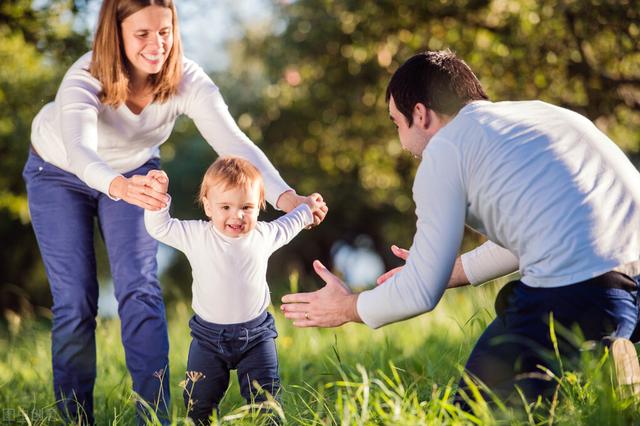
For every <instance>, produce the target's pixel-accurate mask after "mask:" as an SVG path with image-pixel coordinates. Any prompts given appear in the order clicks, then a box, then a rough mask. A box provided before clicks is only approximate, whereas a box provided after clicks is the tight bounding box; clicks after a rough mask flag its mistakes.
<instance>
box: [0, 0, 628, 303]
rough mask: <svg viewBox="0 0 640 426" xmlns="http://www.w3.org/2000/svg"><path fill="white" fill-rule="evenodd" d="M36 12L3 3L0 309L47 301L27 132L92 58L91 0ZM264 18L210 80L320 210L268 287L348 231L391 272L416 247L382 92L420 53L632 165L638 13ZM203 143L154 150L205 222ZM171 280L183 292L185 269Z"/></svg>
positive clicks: (382, 3) (343, 1) (426, 10)
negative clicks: (81, 17)
mask: <svg viewBox="0 0 640 426" xmlns="http://www.w3.org/2000/svg"><path fill="white" fill-rule="evenodd" d="M43 4H44V6H42V7H40V8H35V7H34V6H33V5H34V3H33V2H32V1H31V0H4V1H2V2H1V3H0V63H1V64H2V65H1V66H0V166H1V167H2V170H3V173H2V175H0V234H1V235H2V241H3V242H5V244H3V245H2V246H1V248H0V256H2V271H3V274H2V277H1V278H0V309H1V308H3V307H6V306H12V307H13V308H15V307H16V306H15V305H16V304H18V300H25V299H24V298H22V297H18V296H16V295H18V294H20V295H23V296H24V297H28V298H29V300H30V301H31V302H33V303H35V304H46V303H47V297H48V292H47V291H46V288H47V287H46V279H45V277H44V272H43V268H42V266H41V260H40V256H39V253H38V250H37V247H36V244H35V240H34V237H33V233H32V231H31V229H30V226H29V224H28V221H29V217H28V212H27V207H26V196H25V190H24V185H23V183H22V179H21V176H20V174H21V169H22V167H23V164H24V160H25V159H26V155H27V149H28V144H29V132H30V125H31V120H32V119H33V117H34V116H35V114H36V113H37V111H38V110H39V109H40V107H41V106H42V105H43V104H44V103H46V102H48V101H50V100H52V99H53V97H54V95H55V91H56V89H57V87H58V84H59V82H60V80H61V78H62V75H63V73H64V71H65V70H66V69H67V67H68V66H69V65H70V63H71V62H73V61H74V60H75V59H76V58H77V57H78V56H79V55H80V54H81V53H82V52H84V51H85V50H87V49H88V43H87V39H88V37H87V34H84V33H77V32H74V31H73V26H72V23H73V16H74V13H75V12H76V8H80V9H82V8H83V7H86V1H76V2H71V1H70V0H49V1H47V2H44V3H43ZM179 7H180V5H179V4H178V8H179ZM272 7H273V10H274V11H275V16H276V17H275V19H274V20H273V22H268V23H265V25H263V26H253V27H252V28H247V31H246V33H245V36H244V37H243V38H242V39H239V40H237V41H235V42H234V43H233V44H231V45H230V46H229V48H230V53H231V55H232V60H231V66H230V68H229V69H228V70H227V71H225V72H223V73H219V74H217V75H215V76H214V81H215V82H216V83H217V84H218V85H219V86H221V88H222V92H223V95H224V96H225V99H226V100H227V103H228V104H229V105H230V107H231V110H232V113H233V115H234V116H235V117H236V118H237V120H238V122H239V124H240V126H241V127H242V128H243V130H244V131H245V132H246V133H247V134H248V135H249V136H250V137H251V138H252V140H254V141H255V142H256V143H257V144H258V145H259V146H260V147H261V148H262V149H263V150H264V151H265V152H266V153H267V155H268V156H269V158H270V159H271V160H272V161H273V163H274V164H275V165H276V167H277V168H278V170H280V172H281V174H282V175H283V176H284V177H285V179H286V180H287V181H288V182H289V183H290V184H292V185H293V186H294V187H295V188H296V189H297V190H298V192H299V193H304V194H306V193H311V192H314V191H319V192H321V193H322V194H323V195H324V196H325V198H326V200H327V202H328V204H329V207H330V213H329V216H328V217H327V220H326V222H325V223H323V224H322V225H321V227H320V228H318V229H315V230H312V231H310V232H305V233H304V234H303V235H302V236H301V237H298V238H296V239H295V240H294V241H293V242H292V243H291V244H290V245H288V246H286V247H285V248H283V249H282V250H281V251H280V252H278V253H277V254H276V255H275V257H274V259H273V260H272V262H271V263H270V270H271V272H272V273H273V274H272V275H273V276H277V275H278V274H282V273H284V272H286V271H288V270H290V269H291V268H297V269H301V270H303V269H305V268H309V266H310V264H311V260H312V259H313V258H320V259H323V260H325V261H327V260H329V257H330V255H329V253H330V248H331V246H332V244H333V243H334V242H335V241H337V240H339V239H344V240H352V239H354V238H355V237H356V236H357V235H359V234H367V235H369V236H371V237H372V238H373V240H374V244H375V247H376V250H377V251H378V252H379V253H384V254H385V255H386V259H385V260H386V261H387V263H388V264H389V265H392V264H394V262H396V261H395V259H392V257H391V255H390V253H389V250H388V246H389V244H391V243H398V244H400V245H402V246H409V245H410V244H411V237H412V235H413V233H414V231H415V216H414V212H413V210H414V205H413V202H412V200H411V182H412V180H413V175H414V172H415V167H416V165H417V162H416V161H415V160H414V159H413V158H411V157H410V156H408V155H407V154H406V153H403V152H402V150H401V148H400V144H399V142H398V140H397V135H396V134H395V129H394V128H393V126H392V125H391V122H390V121H389V119H388V113H387V105H386V103H385V101H384V93H385V89H386V84H387V82H388V79H389V77H390V76H391V74H392V72H393V71H394V70H395V69H396V68H397V67H398V66H399V64H400V63H402V62H404V60H406V59H407V58H408V57H409V56H411V55H412V54H414V53H416V52H418V51H421V50H425V49H443V48H450V49H452V50H454V51H456V52H457V53H458V54H459V55H460V56H461V57H462V58H464V59H465V60H466V61H467V62H468V63H469V64H470V66H471V67H472V68H473V69H474V70H475V71H476V73H477V74H478V76H479V77H480V80H481V81H482V82H483V84H484V86H485V88H486V89H487V92H488V93H489V95H490V97H491V98H492V99H493V100H506V99H532V98H539V99H543V100H545V101H549V102H552V103H555V104H558V105H562V106H565V107H568V108H571V109H574V110H576V111H579V112H581V113H582V114H584V115H586V116H587V117H589V118H590V119H591V120H593V121H595V122H596V124H597V125H598V126H599V127H600V128H601V129H603V131H605V132H606V133H607V134H609V135H610V136H611V137H612V139H614V140H615V141H616V142H617V143H618V144H619V145H620V146H621V147H622V148H623V149H624V150H625V151H626V152H627V153H628V154H629V155H630V156H632V157H633V158H634V159H636V158H638V155H639V153H640V111H639V110H640V41H639V40H640V16H639V15H640V4H639V3H638V0H611V1H602V0H542V1H534V0H450V1H422V0H406V1H402V2H398V1H391V0H378V1H373V2H363V1H356V0H339V1H331V0H298V1H287V0H273V3H272ZM183 24H184V23H183ZM202 49H206V46H202ZM199 139H201V137H200V136H199V135H197V132H196V130H195V128H194V127H193V126H192V125H191V124H189V122H188V121H179V122H178V124H177V126H176V129H175V131H174V134H173V135H172V138H171V140H170V141H169V143H167V144H165V145H163V147H162V153H163V160H164V165H165V167H166V168H167V170H168V171H169V174H170V176H171V178H172V179H171V192H172V195H173V197H174V205H175V208H176V210H175V213H176V215H177V216H179V217H195V216H197V215H199V214H200V212H199V208H198V207H197V206H196V205H195V203H194V202H193V200H194V198H195V193H196V190H197V185H198V183H199V179H200V177H201V174H202V172H203V171H204V169H205V168H206V166H207V165H208V163H209V162H210V161H211V160H212V159H213V157H214V154H213V153H212V151H211V149H210V148H209V147H208V146H207V145H206V144H204V143H202V142H201V141H200V140H199ZM274 215H275V214H274V213H273V212H270V213H268V214H267V216H266V217H270V216H271V217H272V216H274ZM466 241H467V242H466V244H467V245H468V246H470V245H471V244H474V239H473V238H472V237H468V238H467V240H466ZM7 242H8V244H7ZM169 278H170V280H169V282H172V283H178V282H182V283H183V284H187V285H186V286H184V287H188V283H187V282H186V281H188V280H189V272H188V265H187V264H186V262H185V261H184V259H183V260H182V261H181V262H178V263H177V264H176V265H174V267H173V268H172V269H171V270H170V272H169ZM303 282H304V280H303ZM184 287H183V288H184ZM168 288H172V287H168ZM176 288H178V287H176Z"/></svg>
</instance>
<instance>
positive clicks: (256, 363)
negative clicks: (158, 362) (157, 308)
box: [144, 157, 325, 424]
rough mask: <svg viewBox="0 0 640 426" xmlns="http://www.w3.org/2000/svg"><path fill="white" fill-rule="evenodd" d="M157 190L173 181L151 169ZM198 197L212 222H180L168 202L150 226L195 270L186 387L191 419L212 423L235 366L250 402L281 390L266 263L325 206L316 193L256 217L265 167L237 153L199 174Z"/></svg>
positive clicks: (149, 216) (152, 215)
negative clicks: (270, 217)
mask: <svg viewBox="0 0 640 426" xmlns="http://www.w3.org/2000/svg"><path fill="white" fill-rule="evenodd" d="M149 176H151V177H153V178H154V182H155V183H154V185H153V186H154V188H155V189H157V190H159V191H160V192H162V193H165V194H166V193H167V189H168V186H169V179H168V177H167V175H166V174H165V173H164V172H162V171H159V170H152V171H150V172H149ZM199 200H200V202H201V203H202V205H203V206H204V212H205V214H206V215H207V217H208V218H209V221H202V220H177V219H172V218H171V217H170V215H169V205H170V201H169V203H168V205H167V207H165V208H163V209H161V210H159V211H150V210H146V211H145V215H144V220H145V225H146V228H147V231H148V232H149V234H150V235H151V236H153V237H154V238H155V239H157V240H158V241H161V242H163V243H164V244H167V245H169V246H171V247H174V248H176V249H178V250H180V251H182V252H183V253H184V254H185V255H186V256H187V258H188V259H189V262H190V264H191V269H192V274H193V286H192V291H193V300H192V307H193V310H194V312H195V315H193V317H192V318H191V321H190V322H189V326H190V328H191V336H192V341H191V346H190V348H189V358H188V361H187V378H186V386H185V392H184V398H185V404H186V406H187V411H188V415H189V417H191V418H192V419H193V420H194V422H195V423H196V424H200V423H204V424H208V423H209V420H208V419H209V416H210V415H211V413H212V411H213V409H217V407H218V404H219V402H220V400H221V399H222V397H223V395H224V393H225V391H226V389H227V386H228V384H229V371H230V370H233V369H236V370H237V373H238V382H239V383H240V393H241V394H242V397H243V398H245V399H246V400H247V402H249V403H250V402H254V401H256V402H260V401H264V400H265V399H266V396H265V394H264V393H263V392H257V387H255V386H254V382H255V383H257V384H258V385H259V387H260V388H262V389H264V390H266V391H267V392H269V393H270V394H272V395H277V392H278V390H279V387H280V377H279V374H278V359H277V354H276V345H275V338H276V337H277V335H278V334H277V332H276V329H275V324H274V320H273V317H272V316H271V314H270V313H269V312H267V307H268V306H269V304H270V294H269V287H268V285H267V280H266V272H267V261H268V260H269V256H270V255H271V254H272V253H273V252H274V251H276V250H277V249H278V248H280V247H282V246H283V245H285V244H287V243H288V242H289V241H291V240H292V239H293V237H295V236H296V235H297V234H298V233H299V232H300V231H301V230H302V229H304V228H305V227H307V226H309V225H311V224H312V223H313V213H314V212H316V211H318V210H319V209H321V208H322V207H323V206H325V204H324V202H323V201H322V197H321V196H320V195H319V194H313V195H310V196H309V197H307V198H306V200H305V203H303V204H300V205H299V206H298V207H297V208H295V209H294V210H292V211H291V212H289V213H288V214H286V215H284V216H281V217H280V218H278V219H276V220H274V221H272V222H259V221H258V213H259V211H260V209H261V208H264V207H265V201H264V184H263V181H262V177H261V175H260V172H259V171H258V170H257V169H256V168H255V167H254V166H253V165H252V164H251V163H249V162H248V161H246V160H243V159H240V158H236V157H222V158H219V159H218V160H216V161H215V162H214V163H213V164H212V165H211V166H210V167H209V169H208V170H207V172H206V173H205V175H204V178H203V179H202V185H201V187H200V196H199Z"/></svg>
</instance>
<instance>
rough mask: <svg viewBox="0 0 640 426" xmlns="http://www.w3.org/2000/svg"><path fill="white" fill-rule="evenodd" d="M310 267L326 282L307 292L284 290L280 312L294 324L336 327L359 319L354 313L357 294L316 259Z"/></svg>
mask: <svg viewBox="0 0 640 426" xmlns="http://www.w3.org/2000/svg"><path fill="white" fill-rule="evenodd" d="M313 269H314V270H315V271H316V274H318V275H319V276H320V278H322V279H323V280H324V282H325V283H326V285H325V286H324V287H323V288H321V289H320V290H316V291H313V292H310V293H295V294H287V295H285V296H283V297H282V306H280V309H282V312H283V313H284V316H285V317H286V318H288V319H290V320H293V325H294V326H296V327H338V326H340V325H342V324H344V323H346V322H350V321H355V322H362V320H361V319H360V316H359V315H358V310H357V307H356V303H357V300H358V295H357V294H352V293H351V291H350V290H349V288H348V287H347V286H346V284H345V283H343V282H342V280H340V278H338V277H336V276H335V275H333V274H332V273H331V272H330V271H329V270H328V269H327V268H326V267H325V266H324V265H323V264H322V263H321V262H320V261H319V260H316V261H314V262H313Z"/></svg>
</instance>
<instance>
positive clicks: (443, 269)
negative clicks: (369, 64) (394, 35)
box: [282, 51, 640, 398]
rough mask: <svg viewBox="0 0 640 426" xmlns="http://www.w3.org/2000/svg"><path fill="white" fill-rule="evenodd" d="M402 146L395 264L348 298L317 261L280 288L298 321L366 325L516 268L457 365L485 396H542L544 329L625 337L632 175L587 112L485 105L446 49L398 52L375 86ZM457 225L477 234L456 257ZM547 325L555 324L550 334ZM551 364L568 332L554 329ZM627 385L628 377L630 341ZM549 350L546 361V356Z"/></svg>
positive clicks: (634, 206)
mask: <svg viewBox="0 0 640 426" xmlns="http://www.w3.org/2000/svg"><path fill="white" fill-rule="evenodd" d="M387 100H388V102H389V114H390V116H391V120H392V121H393V122H394V124H395V125H396V127H397V129H398V135H399V138H400V142H401V144H402V146H403V148H404V149H406V150H408V151H409V152H411V153H412V154H414V155H415V156H417V157H419V158H421V162H420V166H419V168H418V170H417V173H416V177H415V181H414V186H413V198H414V201H415V203H416V215H417V230H416V234H415V237H414V241H413V245H412V246H411V249H410V251H409V252H408V253H404V252H402V251H401V250H400V249H397V248H394V251H395V253H396V254H397V255H399V256H400V257H403V258H406V264H405V266H404V267H403V268H402V269H401V270H394V271H390V272H388V273H387V274H385V275H384V276H383V277H381V279H380V280H379V281H385V280H386V282H385V283H384V284H382V285H379V286H378V287H376V288H374V289H372V290H369V291H365V292H362V293H360V294H350V292H349V291H348V290H346V289H345V287H344V286H343V285H342V283H341V282H340V280H339V279H338V278H337V277H335V276H334V275H332V274H331V273H330V272H329V271H328V270H327V269H326V268H325V267H324V266H323V265H322V264H321V263H320V262H318V261H316V262H315V263H314V268H315V270H316V272H317V273H318V274H319V275H320V276H321V277H322V278H323V279H324V280H325V281H326V282H327V285H326V286H325V287H324V288H322V289H321V290H318V291H316V292H313V293H302V294H292V295H287V296H284V297H283V299H282V301H283V302H284V304H283V305H282V310H283V311H284V313H285V316H286V317H287V318H289V319H292V320H294V325H296V326H300V327H314V326H319V327H333V326H338V325H341V324H343V323H345V322H349V321H354V322H364V323H365V324H367V325H369V326H370V327H373V328H378V327H380V326H383V325H385V324H389V323H392V322H395V321H400V320H403V319H406V318H411V317H413V316H416V315H419V314H421V313H423V312H427V311H430V310H432V309H433V308H434V307H435V306H436V304H437V303H438V301H439V300H440V298H441V297H442V294H443V293H444V291H445V289H446V288H447V287H455V286H459V285H463V284H466V283H469V282H470V281H471V282H472V283H478V282H482V281H486V280H488V279H492V278H495V277H497V276H499V275H502V274H505V273H509V272H512V271H514V270H516V269H518V270H519V272H520V276H521V278H520V280H518V281H515V282H513V283H510V285H509V286H508V289H509V293H508V294H506V299H507V300H508V303H507V304H506V308H505V309H504V311H503V312H501V313H500V315H499V317H498V318H496V319H495V320H494V321H493V322H492V323H491V324H490V325H489V326H488V327H487V329H486V330H485V332H484V333H483V335H482V336H481V337H480V339H479V340H478V342H477V343H476V346H475V348H474V349H473V351H472V353H471V355H470V357H469V360H468V361H467V365H466V372H467V373H468V374H469V375H470V376H471V377H472V378H474V379H476V380H479V381H480V382H482V383H484V384H486V385H487V386H488V387H489V388H490V389H491V390H492V391H494V392H496V393H497V394H498V395H499V396H502V397H505V398H506V397H508V396H509V394H510V393H511V392H512V391H513V389H514V385H517V386H518V387H520V388H521V389H522V390H523V391H524V393H525V395H527V396H529V397H535V396H537V395H541V394H545V392H546V391H548V390H549V386H550V384H551V385H552V384H553V383H552V382H550V381H549V380H548V377H544V375H543V374H541V373H543V371H542V370H541V369H540V368H539V367H538V365H543V366H546V367H547V368H549V369H551V371H555V372H559V371H558V366H557V365H555V363H554V359H555V357H554V356H553V353H554V352H553V345H552V342H551V339H550V337H549V334H550V333H549V330H550V328H549V324H550V320H551V318H552V319H553V321H554V325H555V328H556V330H557V329H568V330H571V329H573V328H574V327H575V326H578V327H579V328H580V329H581V331H582V333H583V336H584V338H585V339H588V340H601V339H603V338H607V337H611V338H619V337H622V338H629V337H630V336H631V334H632V332H633V330H634V328H635V325H636V321H637V318H638V307H637V282H638V280H637V279H634V278H631V277H636V276H637V275H638V274H639V269H638V265H639V263H640V262H639V258H640V174H639V173H638V171H637V170H636V169H635V168H634V167H633V165H632V164H631V163H630V162H629V160H628V159H627V158H626V157H625V155H624V153H623V152H622V151H621V150H620V149H619V148H618V147H617V146H616V145H615V144H614V143H613V142H612V141H611V140H609V139H608V138H607V137H606V136H605V135H604V134H603V133H602V132H600V131H599V130H598V129H597V128H596V127H595V126H594V125H593V124H592V123H591V122H590V121H589V120H587V119H586V118H584V117H582V116H581V115H579V114H577V113H574V112H572V111H569V110H566V109H562V108H559V107H555V106H553V105H549V104H546V103H543V102H540V101H525V102H496V103H492V102H489V101H488V100H487V96H486V94H485V92H484V90H483V88H482V86H481V84H480V82H479V81H478V79H477V78H476V76H475V75H474V74H473V72H472V71H471V69H470V68H469V67H468V66H467V65H466V64H465V63H464V62H463V61H462V60H460V59H458V58H457V57H456V56H455V55H454V54H453V53H452V52H450V51H439V52H425V53H421V54H418V55H415V56H414V57H412V58H410V59H409V60H408V61H407V62H406V63H405V64H403V65H402V66H401V67H400V68H399V69H398V70H397V71H396V72H395V74H394V75H393V76H392V78H391V81H390V82H389V86H388V88H387ZM465 222H466V224H467V225H469V226H471V227H472V228H474V229H476V230H477V231H479V232H481V233H482V234H484V235H486V236H487V238H488V240H489V242H488V243H487V244H485V245H483V246H481V247H480V248H479V249H477V250H475V251H473V252H471V253H468V254H465V255H463V256H462V257H461V258H457V259H456V253H457V250H458V248H459V247H460V242H461V240H462V235H463V229H464V225H465ZM559 334H560V333H559ZM558 338H559V341H560V352H561V354H562V355H563V356H564V357H565V359H571V358H573V357H575V355H577V353H578V349H577V347H576V342H575V340H574V339H572V338H570V337H568V336H565V337H563V336H562V335H561V336H558ZM613 349H614V351H615V352H620V353H627V354H629V353H630V354H631V355H630V356H629V358H628V359H631V360H632V361H633V363H632V364H631V365H632V368H631V373H630V374H635V377H633V378H632V381H639V382H640V370H639V369H638V367H637V365H638V360H637V357H636V356H635V349H634V348H633V345H632V344H631V343H630V342H629V341H628V340H619V341H617V342H616V344H615V346H614V348H613ZM549 355H551V356H549Z"/></svg>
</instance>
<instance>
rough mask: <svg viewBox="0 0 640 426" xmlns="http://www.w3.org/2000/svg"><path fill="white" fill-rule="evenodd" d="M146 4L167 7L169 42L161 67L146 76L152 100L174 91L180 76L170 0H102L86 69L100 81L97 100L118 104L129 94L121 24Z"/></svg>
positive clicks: (178, 44) (179, 54)
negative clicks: (169, 20)
mask: <svg viewBox="0 0 640 426" xmlns="http://www.w3.org/2000/svg"><path fill="white" fill-rule="evenodd" d="M147 6H161V7H166V8H169V9H171V14H172V19H171V21H172V22H171V23H172V26H173V29H172V31H173V46H172V47H171V51H170V52H169V56H168V57H167V60H166V62H165V63H164V65H163V66H162V70H161V71H160V72H159V73H158V74H155V75H151V76H149V82H150V83H151V87H152V91H153V94H154V101H157V102H161V103H162V102H166V101H167V100H168V99H169V98H170V97H171V96H173V95H175V94H176V93H177V92H178V86H179V84H180V80H181V78H182V43H181V42H180V31H179V29H178V14H177V12H176V7H175V4H174V2H173V0H104V2H103V3H102V7H101V9H100V17H99V18H98V28H97V30H96V36H95V39H94V41H93V53H92V58H91V64H90V65H89V72H90V73H91V75H92V76H93V77H95V78H96V79H98V80H99V81H100V83H101V84H102V92H101V93H100V101H101V102H102V103H103V104H105V105H110V106H113V107H118V106H120V105H122V104H123V103H124V102H125V101H126V100H127V96H128V95H129V69H128V67H129V62H128V60H127V57H126V55H125V52H124V45H123V42H122V28H121V24H122V21H124V20H125V19H126V18H127V17H128V16H131V15H133V14H134V13H136V12H137V11H139V10H141V9H144V8H145V7H147Z"/></svg>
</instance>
